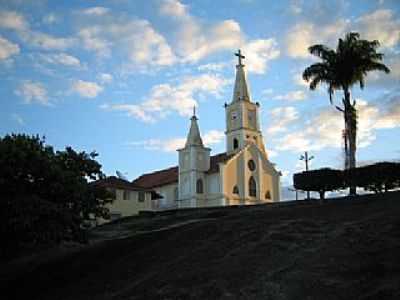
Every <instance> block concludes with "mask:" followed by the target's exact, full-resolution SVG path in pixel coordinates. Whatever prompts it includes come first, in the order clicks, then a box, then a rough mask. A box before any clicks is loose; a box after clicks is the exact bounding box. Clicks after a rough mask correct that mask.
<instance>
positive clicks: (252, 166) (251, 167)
mask: <svg viewBox="0 0 400 300" xmlns="http://www.w3.org/2000/svg"><path fill="white" fill-rule="evenodd" d="M247 167H248V168H249V170H250V171H252V172H253V171H255V170H256V168H257V166H256V163H255V162H254V160H252V159H249V161H248V162H247Z"/></svg>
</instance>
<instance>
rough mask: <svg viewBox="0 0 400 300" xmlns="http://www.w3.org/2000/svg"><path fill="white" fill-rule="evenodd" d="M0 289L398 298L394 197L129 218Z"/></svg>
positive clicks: (49, 256)
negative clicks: (88, 242)
mask: <svg viewBox="0 0 400 300" xmlns="http://www.w3.org/2000/svg"><path fill="white" fill-rule="evenodd" d="M0 280H1V281H0V288H1V298H2V299H52V300H54V299H77V300H79V299H97V300H102V299H277V300H284V299H285V300H286V299H324V300H328V299H346V300H347V299H364V300H367V299H371V300H372V299H400V192H396V193H390V194H386V195H385V196H382V195H381V196H365V197H360V198H355V199H354V198H353V199H346V198H345V199H342V200H330V201H328V202H326V203H324V204H319V203H318V202H316V201H299V202H298V203H295V202H292V203H285V204H278V205H260V206H253V207H233V208H232V207H231V208H218V209H197V210H187V211H175V212H169V213H164V214H158V215H153V216H151V215H149V216H142V217H136V218H129V219H126V220H123V221H120V222H115V223H113V224H110V225H106V226H102V227H100V228H98V229H96V230H94V231H93V232H92V242H91V243H90V244H89V245H86V246H84V247H72V248H69V249H65V247H64V248H60V249H56V250H52V251H50V252H46V253H44V254H43V253H42V254H40V255H35V256H32V257H30V258H25V259H20V260H17V261H13V262H10V263H7V264H3V265H0ZM4 296H5V298H4Z"/></svg>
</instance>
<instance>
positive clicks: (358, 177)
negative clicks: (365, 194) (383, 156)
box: [345, 162, 400, 193]
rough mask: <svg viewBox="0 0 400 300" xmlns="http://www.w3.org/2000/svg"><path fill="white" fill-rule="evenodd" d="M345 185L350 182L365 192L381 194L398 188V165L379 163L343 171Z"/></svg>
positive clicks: (399, 168)
mask: <svg viewBox="0 0 400 300" xmlns="http://www.w3.org/2000/svg"><path fill="white" fill-rule="evenodd" d="M345 181H346V185H347V186H349V184H350V182H353V183H354V185H356V186H358V187H362V188H363V189H364V190H366V191H373V192H375V193H383V192H387V191H390V190H393V189H396V188H400V163H395V162H380V163H376V164H373V165H368V166H364V167H359V168H356V169H353V170H347V171H345Z"/></svg>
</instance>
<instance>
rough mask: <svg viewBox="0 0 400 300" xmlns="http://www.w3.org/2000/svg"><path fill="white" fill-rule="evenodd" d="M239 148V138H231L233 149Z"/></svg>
mask: <svg viewBox="0 0 400 300" xmlns="http://www.w3.org/2000/svg"><path fill="white" fill-rule="evenodd" d="M238 148H239V140H238V139H237V138H233V149H238Z"/></svg>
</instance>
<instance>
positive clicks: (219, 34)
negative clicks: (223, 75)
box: [177, 19, 243, 63]
mask: <svg viewBox="0 0 400 300" xmlns="http://www.w3.org/2000/svg"><path fill="white" fill-rule="evenodd" d="M185 20H186V19H185ZM185 22H187V24H184V25H182V27H181V28H182V30H181V32H180V34H179V35H178V41H177V52H178V53H179V54H180V56H181V60H182V62H184V63H186V62H189V63H194V62H197V61H199V60H200V59H202V58H204V57H206V56H207V55H209V54H212V53H216V52H219V51H222V50H232V49H235V48H238V47H239V45H240V44H241V43H242V39H243V38H242V33H241V31H240V26H239V24H238V23H237V22H236V21H234V20H225V21H222V22H219V23H217V24H214V25H213V26H210V27H201V26H200V25H199V24H198V23H196V22H195V21H194V20H192V19H190V21H185Z"/></svg>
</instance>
